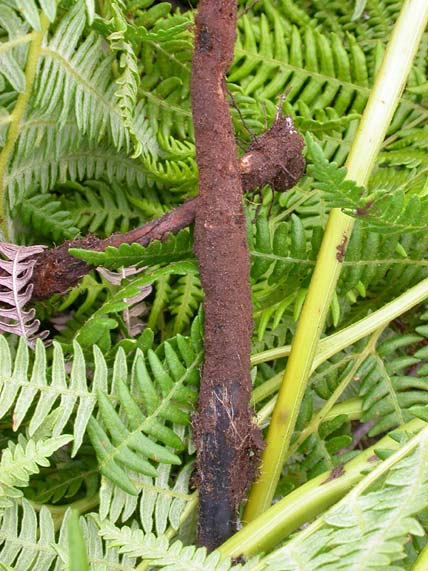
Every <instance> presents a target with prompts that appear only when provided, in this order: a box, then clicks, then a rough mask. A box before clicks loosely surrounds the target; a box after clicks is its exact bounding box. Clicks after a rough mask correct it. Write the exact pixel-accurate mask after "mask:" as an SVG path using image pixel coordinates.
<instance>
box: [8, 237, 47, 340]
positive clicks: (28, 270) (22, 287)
mask: <svg viewBox="0 0 428 571" xmlns="http://www.w3.org/2000/svg"><path fill="white" fill-rule="evenodd" d="M42 251H43V246H15V245H14V244H8V243H6V242H0V253H1V254H3V256H4V257H5V258H6V259H3V260H0V269H1V274H2V275H1V276H0V286H1V290H0V302H1V303H2V304H3V307H0V317H2V318H3V321H1V322H0V332H7V333H15V334H16V335H19V336H21V337H23V338H24V339H25V340H26V341H27V343H28V344H30V345H32V344H33V343H34V341H35V339H36V337H40V338H45V337H46V335H47V333H46V332H43V333H39V334H38V335H36V333H37V331H38V329H39V326H40V321H39V320H38V319H34V317H35V313H36V312H35V310H34V309H30V310H24V307H25V305H26V304H27V303H28V302H29V301H30V299H31V294H32V291H33V286H32V284H31V276H32V275H33V269H34V265H35V263H36V260H35V259H34V255H35V254H40V252H42Z"/></svg>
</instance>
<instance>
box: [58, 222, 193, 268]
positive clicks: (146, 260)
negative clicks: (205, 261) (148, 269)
mask: <svg viewBox="0 0 428 571" xmlns="http://www.w3.org/2000/svg"><path fill="white" fill-rule="evenodd" d="M69 252H70V254H72V255H73V256H75V257H76V258H79V259H81V260H84V261H85V262H86V263H88V264H91V265H96V266H103V267H104V268H109V269H118V268H121V267H129V266H133V265H138V266H153V265H157V264H164V263H170V262H175V261H177V260H183V259H186V258H193V253H192V235H191V234H190V233H189V231H188V230H182V231H181V232H179V233H178V234H177V235H176V236H170V237H169V238H168V240H167V241H165V242H160V241H158V240H155V241H154V242H151V243H150V244H149V245H148V246H141V245H140V244H121V245H120V246H119V247H118V248H114V247H113V246H108V247H107V248H106V249H105V250H104V252H91V251H90V250H82V249H79V248H70V250H69Z"/></svg>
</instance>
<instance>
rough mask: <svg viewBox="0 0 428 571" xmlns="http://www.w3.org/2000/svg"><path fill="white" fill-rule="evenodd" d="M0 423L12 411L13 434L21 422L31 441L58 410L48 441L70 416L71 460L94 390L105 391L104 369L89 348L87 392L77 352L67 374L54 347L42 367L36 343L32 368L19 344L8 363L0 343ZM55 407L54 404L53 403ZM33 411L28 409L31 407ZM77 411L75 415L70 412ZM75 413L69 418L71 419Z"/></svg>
mask: <svg viewBox="0 0 428 571" xmlns="http://www.w3.org/2000/svg"><path fill="white" fill-rule="evenodd" d="M0 360H1V362H2V370H1V376H0V387H1V393H0V418H3V417H4V416H5V415H6V414H8V413H9V411H13V428H14V430H17V429H18V428H19V427H20V426H21V424H22V422H23V421H24V419H25V420H26V421H28V420H29V427H28V432H29V435H30V436H32V435H34V434H35V432H36V431H37V429H38V428H39V427H40V426H41V425H42V423H43V422H44V421H45V420H46V418H47V417H48V415H49V414H50V413H51V411H52V410H53V408H54V406H55V404H56V403H57V405H56V406H55V409H56V408H58V409H59V413H58V417H57V418H56V421H55V426H54V427H53V436H59V435H61V434H62V431H63V429H64V427H65V425H66V423H67V422H68V421H69V420H70V419H71V417H72V415H73V417H74V418H73V436H74V442H73V454H75V453H76V452H77V450H78V449H79V448H80V446H81V444H82V440H83V436H84V434H85V430H86V426H87V423H88V421H89V418H90V415H91V413H92V410H93V409H94V407H95V404H96V391H97V389H98V388H99V389H101V390H106V388H107V366H106V363H105V360H104V358H103V356H102V354H101V352H100V350H99V349H98V348H97V347H94V381H93V384H92V387H91V388H88V384H87V383H88V381H87V375H86V363H85V359H84V357H83V352H82V349H81V347H80V346H79V345H78V344H77V343H75V344H74V360H73V362H72V363H73V364H72V368H71V372H70V373H69V374H67V373H66V361H65V359H64V355H63V352H62V349H61V347H60V345H59V344H58V343H55V342H54V350H53V357H52V361H51V363H50V365H51V367H50V368H49V369H48V366H47V355H46V349H45V347H44V346H43V344H42V343H41V341H37V342H36V348H35V354H34V363H33V365H32V367H31V366H30V351H29V349H28V347H27V346H26V344H25V342H23V341H22V340H20V342H19V345H18V350H17V353H16V356H15V357H14V359H12V355H11V350H10V348H9V345H8V343H7V341H6V339H5V338H4V337H3V336H1V337H0ZM58 401H59V402H58ZM32 405H33V407H32ZM76 405H77V410H76V411H75V407H76ZM74 412H75V416H74V414H73V413H74Z"/></svg>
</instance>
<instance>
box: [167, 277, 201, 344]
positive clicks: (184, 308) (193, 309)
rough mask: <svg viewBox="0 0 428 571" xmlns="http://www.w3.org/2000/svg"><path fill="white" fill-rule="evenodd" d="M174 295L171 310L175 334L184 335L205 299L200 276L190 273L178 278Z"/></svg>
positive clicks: (171, 298)
mask: <svg viewBox="0 0 428 571" xmlns="http://www.w3.org/2000/svg"><path fill="white" fill-rule="evenodd" d="M172 293H173V295H172V296H171V297H170V308H171V313H172V314H173V316H174V326H173V333H174V334H176V333H182V332H183V329H184V328H185V327H187V326H188V325H189V323H190V321H191V320H192V319H193V317H194V316H195V314H196V313H197V311H198V308H199V305H200V303H201V301H202V299H203V291H202V287H201V281H200V279H199V275H198V274H196V273H194V274H190V273H189V274H187V275H185V276H182V277H180V278H178V280H177V282H176V283H175V284H174V288H173V292H172Z"/></svg>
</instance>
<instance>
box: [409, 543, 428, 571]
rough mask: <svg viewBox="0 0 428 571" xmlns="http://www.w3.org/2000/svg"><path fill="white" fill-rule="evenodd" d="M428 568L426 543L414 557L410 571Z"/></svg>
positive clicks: (421, 570)
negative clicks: (415, 557)
mask: <svg viewBox="0 0 428 571" xmlns="http://www.w3.org/2000/svg"><path fill="white" fill-rule="evenodd" d="M427 569H428V543H427V544H426V545H425V547H424V548H423V549H422V551H421V552H420V553H419V555H418V558H417V559H416V561H415V563H414V565H413V567H412V571H426V570H427Z"/></svg>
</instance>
